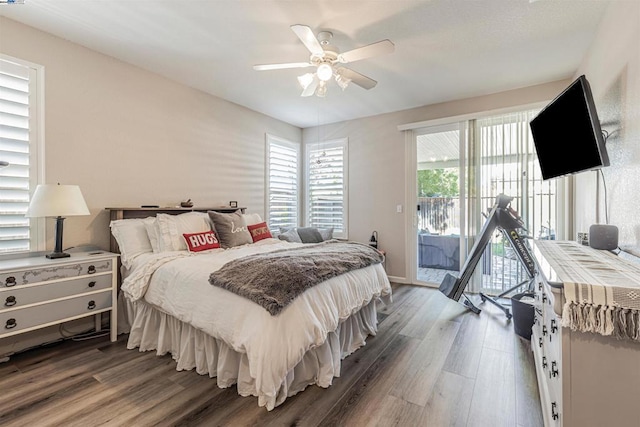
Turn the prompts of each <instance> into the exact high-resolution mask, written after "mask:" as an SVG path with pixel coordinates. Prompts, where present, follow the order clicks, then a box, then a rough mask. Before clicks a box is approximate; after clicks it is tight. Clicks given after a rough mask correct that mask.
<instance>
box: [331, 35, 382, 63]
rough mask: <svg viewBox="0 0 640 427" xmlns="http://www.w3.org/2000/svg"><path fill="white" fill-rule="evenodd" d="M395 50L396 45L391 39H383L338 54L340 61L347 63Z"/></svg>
mask: <svg viewBox="0 0 640 427" xmlns="http://www.w3.org/2000/svg"><path fill="white" fill-rule="evenodd" d="M394 50H395V45H394V44H393V43H392V42H391V41H390V40H382V41H379V42H377V43H372V44H370V45H367V46H363V47H359V48H357V49H353V50H349V51H347V52H344V53H341V54H340V55H338V62H342V63H343V64H346V63H348V62H354V61H359V60H361V59H365V58H370V57H372V56H377V55H382V54H385V53H391V52H393V51H394Z"/></svg>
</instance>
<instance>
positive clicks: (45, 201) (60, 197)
mask: <svg viewBox="0 0 640 427" xmlns="http://www.w3.org/2000/svg"><path fill="white" fill-rule="evenodd" d="M78 215H89V208H87V204H86V203H85V201H84V198H83V197H82V192H81V191H80V187H78V186H77V185H60V184H58V185H49V184H45V185H38V186H37V187H36V191H35V192H34V193H33V197H32V198H31V203H29V208H28V209H27V213H26V214H25V216H26V217H27V218H37V217H54V218H55V219H56V247H55V249H54V250H53V252H52V253H50V254H47V255H46V257H47V258H50V259H56V258H66V257H69V256H71V255H69V254H68V253H65V252H62V224H63V221H64V218H65V217H67V216H78Z"/></svg>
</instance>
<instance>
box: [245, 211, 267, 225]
mask: <svg viewBox="0 0 640 427" xmlns="http://www.w3.org/2000/svg"><path fill="white" fill-rule="evenodd" d="M242 218H244V223H245V224H247V225H255V224H260V223H261V222H262V218H260V214H257V213H253V214H242Z"/></svg>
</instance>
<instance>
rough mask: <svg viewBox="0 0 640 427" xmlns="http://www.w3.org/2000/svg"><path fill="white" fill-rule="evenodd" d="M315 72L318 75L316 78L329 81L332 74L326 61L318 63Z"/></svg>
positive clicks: (331, 69)
mask: <svg viewBox="0 0 640 427" xmlns="http://www.w3.org/2000/svg"><path fill="white" fill-rule="evenodd" d="M316 74H317V75H318V78H319V79H320V80H322V81H323V82H326V81H329V80H330V79H331V77H332V76H333V68H332V67H331V65H330V64H327V63H323V64H320V65H318V69H317V70H316Z"/></svg>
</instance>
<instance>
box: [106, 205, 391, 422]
mask: <svg viewBox="0 0 640 427" xmlns="http://www.w3.org/2000/svg"><path fill="white" fill-rule="evenodd" d="M110 210H111V218H112V221H111V224H110V227H111V233H112V236H113V237H114V238H113V240H112V248H111V249H112V250H113V251H116V252H119V253H121V259H122V268H121V273H122V278H121V280H122V282H121V283H122V285H121V291H120V293H119V301H118V303H119V308H120V312H121V313H122V316H121V317H120V318H119V319H118V322H119V332H127V333H129V337H128V341H127V347H128V348H129V349H138V350H139V351H156V353H157V354H158V355H164V354H167V353H169V354H171V355H172V357H173V359H174V360H175V361H176V369H177V370H193V369H195V370H196V372H198V373H199V374H201V375H209V376H210V377H212V378H214V377H215V379H216V381H217V384H218V386H219V387H221V388H227V387H231V386H233V385H236V386H237V390H238V394H240V395H241V396H256V397H257V400H258V405H259V406H263V407H265V408H266V409H267V410H272V409H274V408H275V407H277V406H278V405H280V404H282V403H283V402H284V401H285V400H286V398H287V397H289V396H292V395H295V394H296V393H299V392H301V391H303V390H304V389H305V388H306V387H307V386H309V385H311V384H316V385H318V386H320V387H325V388H326V387H329V386H330V385H331V383H332V381H333V379H334V378H335V377H339V376H340V369H341V361H342V359H344V358H345V357H347V356H348V355H350V354H351V353H353V352H354V351H356V350H358V349H359V348H360V347H362V346H364V345H365V343H366V339H367V337H368V336H369V335H375V334H376V331H377V314H376V304H379V303H385V304H388V303H390V302H391V286H390V283H389V280H388V277H387V275H386V273H385V271H384V269H383V267H382V264H381V263H380V262H371V263H370V264H368V265H366V266H363V267H361V268H356V269H352V270H349V271H346V272H342V273H340V274H338V275H335V276H333V277H329V276H327V277H328V278H326V279H322V280H321V281H320V282H319V283H318V284H316V285H315V286H311V287H309V288H308V289H306V290H304V291H303V292H301V293H300V294H299V295H297V296H296V297H295V298H293V299H292V300H291V301H290V302H288V303H287V304H286V305H283V307H281V308H279V310H281V311H279V313H277V314H276V315H273V314H272V313H271V312H270V311H269V310H268V309H266V308H265V307H263V306H261V305H259V304H258V303H256V302H255V301H252V300H250V299H248V298H247V297H246V296H242V295H241V294H237V293H234V292H231V291H230V290H228V289H225V288H223V287H220V286H214V285H213V284H212V283H214V281H213V277H214V276H215V275H217V274H220V273H222V272H223V271H225V270H227V269H228V268H229V267H230V266H232V265H235V264H237V263H242V262H245V263H246V262H249V260H251V262H253V259H254V258H260V257H271V258H272V257H276V256H280V254H281V253H282V254H287V255H290V254H296V256H300V255H299V253H302V252H304V251H308V250H315V249H314V248H315V247H317V248H318V249H324V246H329V244H330V243H335V244H342V243H336V242H335V241H326V242H321V243H316V244H312V245H308V244H305V243H291V242H286V241H282V240H279V239H275V238H272V237H269V236H266V237H265V235H264V234H261V235H260V236H261V237H260V238H259V239H257V240H256V241H252V242H251V243H245V244H238V245H235V246H226V245H223V246H226V247H225V248H210V249H207V250H204V251H201V252H194V251H191V250H190V249H189V248H187V250H181V248H178V246H177V245H178V243H177V242H178V240H174V241H173V244H174V245H175V246H174V247H171V245H170V244H169V243H170V242H168V240H170V239H165V242H164V243H165V244H166V245H167V246H165V247H164V248H163V249H162V250H156V251H154V249H159V248H157V247H154V246H153V244H152V240H153V236H152V235H151V234H149V230H150V229H151V228H150V227H149V224H152V223H153V222H155V223H156V225H157V223H159V222H161V220H162V221H164V222H168V223H169V224H173V226H169V227H165V231H166V230H167V229H171V227H174V229H173V230H172V231H173V233H174V236H173V237H175V233H176V231H177V232H181V231H185V230H186V231H194V233H195V232H196V230H189V227H192V228H193V227H195V228H198V227H204V225H197V226H196V224H197V223H198V215H200V217H201V218H203V219H206V216H209V215H213V214H208V213H207V212H216V210H217V208H200V209H190V210H189V215H183V214H185V213H186V212H185V211H184V210H178V211H176V210H171V211H167V210H162V209H152V210H141V209H122V208H110ZM220 210H222V209H220ZM220 210H218V212H219V211H220ZM222 212H223V214H222V215H223V216H225V220H226V217H227V215H228V216H231V215H232V214H234V215H236V219H237V218H239V217H242V219H243V221H244V224H245V226H246V227H247V228H248V229H252V230H253V229H255V227H260V226H264V227H266V224H264V223H263V222H262V223H261V222H256V221H260V218H259V217H258V216H257V215H255V214H254V215H250V214H249V215H247V214H242V208H238V210H237V211H235V212H234V210H229V209H227V208H225V209H224V210H222ZM187 216H189V218H191V219H190V220H189V221H185V220H182V219H180V218H186V217H187ZM171 218H172V219H171ZM209 220H211V217H209ZM176 224H177V225H176ZM186 224H188V226H187V225H186ZM209 224H210V223H209ZM165 225H166V224H165ZM236 226H237V223H236ZM210 227H211V224H210ZM252 227H253V228H252ZM211 228H213V229H215V232H214V234H215V235H216V236H217V235H218V234H220V235H223V234H224V233H223V229H221V227H220V223H218V222H215V224H213V226H212V227H211ZM232 229H233V226H232ZM145 231H146V237H147V238H148V240H149V245H148V246H146V241H145ZM156 231H157V228H156ZM170 231H171V230H170ZM252 232H253V231H252ZM197 233H206V231H197ZM160 234H161V233H160ZM183 234H186V235H190V234H189V233H183ZM155 237H156V238H158V236H155ZM165 237H166V236H165ZM159 240H162V237H160V239H159ZM185 241H187V240H186V239H183V241H182V243H184V242H185ZM203 241H204V240H203ZM132 242H134V243H135V244H132ZM156 245H157V243H156ZM187 245H189V243H188V241H187ZM323 245H324V246H323ZM362 246H366V245H362ZM167 248H168V249H171V250H167ZM244 265H246V264H244ZM214 273H215V274H214ZM296 277H297V276H296Z"/></svg>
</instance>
